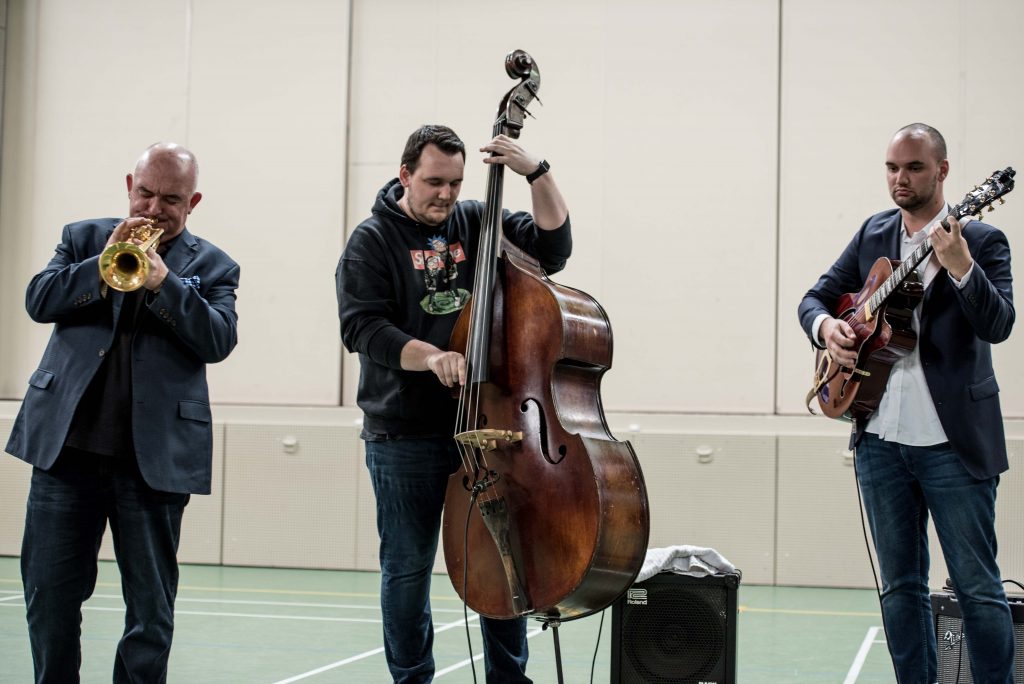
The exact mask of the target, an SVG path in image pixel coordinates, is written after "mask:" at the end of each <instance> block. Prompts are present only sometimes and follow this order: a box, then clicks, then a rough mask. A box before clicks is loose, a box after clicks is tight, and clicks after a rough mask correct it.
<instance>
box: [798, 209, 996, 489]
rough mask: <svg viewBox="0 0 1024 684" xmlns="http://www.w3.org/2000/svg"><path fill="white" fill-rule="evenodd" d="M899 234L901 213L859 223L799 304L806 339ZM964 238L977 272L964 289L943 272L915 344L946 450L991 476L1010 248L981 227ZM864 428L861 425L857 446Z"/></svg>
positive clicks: (890, 250)
mask: <svg viewBox="0 0 1024 684" xmlns="http://www.w3.org/2000/svg"><path fill="white" fill-rule="evenodd" d="M899 233H900V215H899V209H890V210H888V211H884V212H882V213H880V214H875V215H874V216H872V217H871V218H869V219H868V220H867V221H865V222H864V225H862V226H861V228H860V230H859V231H858V232H857V234H856V235H854V237H853V240H851V241H850V244H849V245H847V247H846V249H845V250H844V251H843V253H842V255H840V257H839V259H838V260H836V262H835V263H834V264H833V265H832V267H831V268H830V269H829V270H828V271H827V272H826V273H825V274H824V275H822V276H821V279H820V280H818V282H817V283H816V284H815V285H814V287H812V288H811V289H810V290H809V291H808V292H807V294H806V295H804V298H803V300H802V301H801V302H800V307H799V315H800V325H802V326H803V329H804V332H805V333H807V336H808V337H810V334H811V326H812V324H813V323H814V319H815V318H816V317H817V316H818V314H822V313H826V314H829V315H831V314H832V313H833V308H834V307H835V305H836V303H837V300H838V299H839V297H840V296H841V295H842V294H844V293H847V292H857V291H859V290H860V289H861V287H862V286H863V285H864V281H865V280H866V278H867V275H868V272H869V271H870V270H871V266H872V264H874V263H875V260H876V259H878V258H879V257H883V256H884V257H889V258H891V259H899V258H900V242H899V240H900V235H899ZM963 235H964V239H965V240H966V241H967V246H968V249H970V252H971V256H972V257H973V258H974V271H973V273H972V274H971V277H970V278H969V279H968V281H967V284H966V285H965V286H964V287H963V289H958V288H957V287H956V286H955V285H954V284H953V283H952V282H951V281H950V279H949V275H948V274H947V272H946V270H945V269H941V270H940V271H939V273H938V274H937V275H936V276H935V279H934V280H933V281H932V283H931V285H930V286H929V288H928V290H927V291H926V293H925V297H924V302H923V303H922V305H921V307H922V308H921V330H920V332H919V337H918V346H919V348H920V352H921V363H922V365H923V366H924V374H925V379H926V380H927V382H928V389H929V391H930V392H931V395H932V399H933V400H934V402H935V409H936V411H937V412H938V414H939V421H940V422H941V423H942V429H943V430H944V431H945V432H946V437H947V438H948V439H949V443H950V445H951V446H952V448H953V449H954V451H956V452H957V455H958V456H959V457H960V459H961V461H963V464H964V466H965V467H966V468H967V470H968V472H970V473H971V475H973V476H974V477H977V478H988V477H992V476H993V475H998V474H999V473H1001V472H1003V471H1004V470H1006V469H1007V467H1008V464H1007V458H1006V438H1005V435H1004V433H1003V417H1002V411H1001V410H1000V407H999V385H998V384H997V383H996V377H995V372H994V370H993V368H992V348H991V345H993V344H996V343H998V342H1002V341H1003V340H1005V339H1006V338H1007V337H1009V336H1010V330H1011V329H1012V328H1013V321H1014V318H1015V316H1016V314H1015V312H1014V308H1013V288H1012V280H1013V278H1012V275H1011V273H1010V246H1009V244H1008V243H1007V241H1006V236H1005V235H1004V234H1003V233H1002V231H1000V230H999V229H998V228H995V227H993V226H990V225H988V224H987V223H981V222H979V221H971V222H970V223H969V224H967V225H966V226H965V227H964V231H963ZM933 258H934V257H933ZM812 343H814V340H812ZM865 422H866V421H859V422H858V425H857V426H856V432H855V442H856V441H857V440H859V439H860V436H861V435H862V434H863V431H864V424H863V423H865Z"/></svg>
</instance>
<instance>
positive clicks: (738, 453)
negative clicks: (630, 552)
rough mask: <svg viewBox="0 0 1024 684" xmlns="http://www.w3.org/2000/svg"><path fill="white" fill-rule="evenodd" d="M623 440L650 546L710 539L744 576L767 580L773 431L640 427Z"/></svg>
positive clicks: (771, 539)
mask: <svg viewBox="0 0 1024 684" xmlns="http://www.w3.org/2000/svg"><path fill="white" fill-rule="evenodd" d="M630 441H632V443H633V446H634V448H635V449H636V452H637V456H638V458H639V460H640V465H641V468H642V469H643V473H644V478H645V480H646V482H647V489H648V496H649V497H650V505H651V537H650V542H649V543H648V547H649V548H657V547H666V546H675V545H679V544H688V545H693V546H703V547H711V548H714V549H715V550H717V551H718V552H719V553H721V554H722V555H724V556H725V557H726V558H727V559H729V561H730V562H732V563H733V564H734V565H735V566H736V567H738V568H740V570H742V571H743V579H744V581H746V582H753V583H755V584H771V583H772V582H773V581H774V572H773V564H774V556H775V533H774V527H775V437H774V436H770V435H692V434H651V433H640V434H636V435H631V436H630Z"/></svg>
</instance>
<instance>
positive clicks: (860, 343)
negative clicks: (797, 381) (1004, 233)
mask: <svg viewBox="0 0 1024 684" xmlns="http://www.w3.org/2000/svg"><path fill="white" fill-rule="evenodd" d="M1015 173H1016V172H1015V171H1014V170H1013V169H1012V168H1010V167H1007V168H1005V169H1003V170H1002V171H996V172H994V173H993V174H992V175H991V176H990V177H989V178H987V179H986V180H985V182H984V183H982V184H981V185H980V186H978V187H976V188H975V189H974V190H972V191H971V192H969V193H967V195H966V196H965V197H964V199H963V201H962V202H960V203H959V204H957V205H956V206H955V207H953V208H952V209H951V210H950V212H949V214H950V216H953V217H954V218H956V219H957V220H960V219H961V218H963V217H964V216H975V215H976V216H979V217H980V215H981V212H982V210H983V209H985V207H988V208H989V211H992V203H993V202H995V201H996V200H998V201H999V203H1000V204H1002V202H1003V200H1002V197H1003V195H1006V194H1007V193H1009V192H1010V191H1011V190H1013V176H1014V174H1015ZM942 226H943V227H944V228H945V229H946V230H949V225H948V224H947V223H946V221H945V219H943V221H942ZM932 249H933V248H932V242H931V237H930V236H929V237H927V238H925V240H924V241H923V242H922V243H921V244H920V245H918V247H917V249H915V250H914V251H913V253H911V254H910V256H909V257H907V259H905V260H904V261H902V262H900V261H898V260H896V259H889V258H886V257H880V258H879V259H878V260H877V261H876V262H875V263H874V265H873V266H872V267H871V271H870V272H869V273H868V277H867V278H866V279H865V281H864V286H863V287H862V288H861V289H860V291H859V292H851V293H848V294H844V295H842V296H841V297H840V298H839V301H838V303H837V305H836V309H835V313H834V315H835V317H836V318H838V319H840V320H843V321H846V323H848V324H849V326H850V327H851V328H852V329H853V332H854V335H856V338H857V341H856V343H855V347H856V348H857V361H856V363H855V364H854V366H853V367H852V368H849V367H846V366H843V365H841V364H840V363H838V362H836V361H835V360H833V359H832V358H831V356H830V355H829V354H828V352H827V351H825V350H818V351H817V353H816V356H815V365H814V385H813V387H812V388H811V391H810V392H809V393H808V395H807V404H808V409H809V410H811V412H812V413H813V412H814V411H813V410H812V409H811V402H812V401H813V397H815V396H816V397H817V401H818V405H819V406H820V407H821V411H822V412H823V413H824V414H825V415H826V416H828V417H830V418H841V419H846V420H853V419H855V418H866V417H867V416H869V415H871V413H872V412H874V410H875V409H877V408H878V404H879V402H881V400H882V395H883V394H884V393H885V386H886V384H887V383H888V381H889V374H890V372H891V371H892V366H893V364H894V363H896V362H897V361H898V360H900V359H901V358H903V357H904V356H906V355H907V354H909V353H910V352H911V351H913V349H914V346H915V345H916V344H917V333H916V332H914V330H913V328H911V325H910V321H911V316H912V312H913V310H914V307H916V306H917V305H918V303H919V302H920V301H921V298H922V297H923V296H924V286H923V285H922V283H921V279H920V276H919V274H918V271H917V267H918V266H919V265H920V264H921V262H923V261H924V260H925V259H927V258H928V255H929V254H931V253H932Z"/></svg>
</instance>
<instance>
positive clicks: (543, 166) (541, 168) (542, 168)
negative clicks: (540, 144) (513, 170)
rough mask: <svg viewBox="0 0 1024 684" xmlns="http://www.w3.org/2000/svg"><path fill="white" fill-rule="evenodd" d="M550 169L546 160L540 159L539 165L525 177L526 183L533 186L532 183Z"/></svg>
mask: <svg viewBox="0 0 1024 684" xmlns="http://www.w3.org/2000/svg"><path fill="white" fill-rule="evenodd" d="M550 169H551V165H550V164H548V160H547V159H541V160H540V164H537V168H536V169H535V170H534V171H533V172H531V173H530V175H528V176H527V177H526V182H527V183H529V184H530V185H533V181H535V180H537V179H538V178H540V177H541V176H543V175H544V174H545V173H547V172H548V171H549V170H550Z"/></svg>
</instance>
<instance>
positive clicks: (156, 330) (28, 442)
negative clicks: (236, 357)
mask: <svg viewBox="0 0 1024 684" xmlns="http://www.w3.org/2000/svg"><path fill="white" fill-rule="evenodd" d="M119 221H120V220H119V219H115V218H110V219H99V220H93V221H82V222H79V223H73V224H71V225H68V226H65V227H64V231H63V235H62V236H61V244H59V245H58V246H57V248H56V252H55V254H54V256H53V258H52V259H51V260H50V263H49V264H47V266H46V268H44V269H43V270H42V272H40V273H39V274H38V275H36V276H35V277H34V278H33V279H32V281H31V282H30V283H29V286H28V291H27V293H26V295H25V308H26V309H27V310H28V314H29V316H31V317H32V319H33V320H35V321H37V322H39V323H53V324H54V327H53V333H52V335H51V336H50V341H49V344H47V346H46V351H45V352H43V358H42V361H40V363H39V368H38V369H37V370H36V371H35V372H34V373H33V374H32V377H31V378H29V382H28V384H29V386H28V389H27V391H26V393H25V399H24V401H23V402H22V404H21V410H20V411H19V413H18V417H17V419H16V420H15V422H14V429H13V430H12V431H11V436H10V439H9V441H8V442H7V451H8V452H9V453H11V454H13V455H14V456H17V457H18V458H20V459H22V460H24V461H27V462H28V463H31V464H32V465H34V466H36V467H38V468H42V469H44V470H46V469H49V468H50V467H51V466H52V465H53V463H54V461H56V460H57V456H58V455H59V454H60V451H61V449H62V448H63V446H64V440H65V439H66V437H67V434H68V430H69V428H70V427H71V420H72V418H73V417H74V414H75V409H76V408H77V407H78V403H79V401H80V400H81V398H82V395H83V394H84V393H85V390H86V388H87V387H88V386H89V383H90V382H91V381H92V379H93V376H94V375H95V374H96V371H97V369H98V368H99V367H100V364H101V363H102V362H103V359H104V356H105V355H106V353H107V350H109V349H110V347H111V345H112V344H114V341H115V331H116V329H117V320H118V317H119V316H120V313H121V303H122V302H123V300H124V293H122V292H118V291H116V290H113V289H110V290H109V291H108V293H107V296H106V297H105V298H104V297H103V296H102V295H101V292H100V289H101V286H102V284H103V283H102V281H101V280H100V277H99V265H98V264H99V254H100V252H101V251H102V250H103V247H104V245H105V244H106V242H107V239H108V238H109V237H110V234H111V232H112V231H113V229H114V227H115V226H116V225H117V224H118V223H119ZM163 260H164V263H165V264H166V265H167V268H168V270H169V273H168V274H167V278H166V279H165V280H164V282H163V285H162V286H161V288H160V291H159V293H157V294H156V295H154V294H152V293H151V292H148V291H143V292H144V293H145V295H144V296H145V299H144V303H143V306H142V309H141V310H140V312H139V318H138V327H137V330H136V334H135V335H134V337H133V340H132V353H131V366H132V378H131V382H132V394H133V399H134V401H133V402H132V421H133V425H134V426H135V428H134V430H133V435H132V438H133V442H134V446H135V456H136V459H137V460H138V464H139V470H140V471H141V472H142V476H143V478H145V480H146V483H147V484H148V485H149V486H150V487H153V488H154V489H158V490H161V491H166V492H182V493H194V494H209V493H210V475H211V473H210V471H211V464H212V457H213V428H212V425H211V420H210V400H209V394H208V391H207V385H206V364H208V363H216V362H217V361H221V360H222V359H224V358H226V357H227V355H228V354H229V353H230V352H231V350H232V349H233V348H234V347H235V343H236V342H237V340H238V337H237V321H238V317H237V315H236V313H235V289H236V288H237V287H238V277H239V266H238V264H236V263H235V262H234V261H232V260H231V258H230V257H229V256H228V255H227V254H225V253H224V252H223V251H221V250H220V249H218V248H217V247H215V246H214V245H212V244H210V243H209V242H207V241H205V240H202V239H200V238H197V237H195V236H194V235H192V234H191V233H190V232H189V231H188V230H187V229H186V230H184V231H182V233H181V234H180V235H179V236H178V238H177V239H176V240H175V241H174V243H173V245H172V246H171V248H170V249H169V250H168V251H167V254H165V255H164V256H163Z"/></svg>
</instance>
